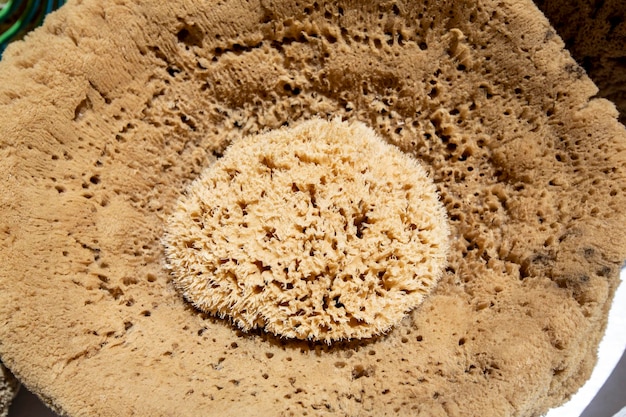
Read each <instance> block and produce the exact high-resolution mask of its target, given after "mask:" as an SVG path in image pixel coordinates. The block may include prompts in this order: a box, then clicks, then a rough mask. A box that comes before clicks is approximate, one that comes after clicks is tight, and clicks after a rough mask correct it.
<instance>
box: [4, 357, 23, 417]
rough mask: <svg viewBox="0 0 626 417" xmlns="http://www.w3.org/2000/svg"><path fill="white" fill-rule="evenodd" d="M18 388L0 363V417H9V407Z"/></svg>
mask: <svg viewBox="0 0 626 417" xmlns="http://www.w3.org/2000/svg"><path fill="white" fill-rule="evenodd" d="M18 387H19V384H18V382H17V380H16V379H15V377H13V375H12V374H11V373H10V372H9V370H8V369H7V368H5V367H4V366H3V365H2V363H1V362H0V417H7V416H8V415H9V405H11V401H13V398H15V395H16V394H17V390H18Z"/></svg>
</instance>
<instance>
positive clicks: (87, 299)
mask: <svg viewBox="0 0 626 417" xmlns="http://www.w3.org/2000/svg"><path fill="white" fill-rule="evenodd" d="M554 33H555V31H554V29H553V28H552V27H551V26H550V24H549V22H548V20H547V19H546V18H545V17H544V15H543V14H542V13H541V12H540V11H539V10H538V9H537V8H536V7H535V6H534V4H533V3H532V2H531V1H530V0H502V1H495V0H494V1H486V0H485V1H483V0H478V1H458V0H449V1H446V0H441V1H394V2H378V1H345V2H344V1H341V2H335V1H333V2H330V1H328V2H326V1H320V0H297V1H291V0H284V1H254V0H251V1H245V2H243V1H234V0H233V1H231V0H223V1H191V0H189V1H187V0H175V1H168V2H163V1H156V0H146V1H141V2H139V1H130V0H82V1H78V0H70V1H69V2H68V3H67V4H66V6H64V7H63V8H62V9H60V10H59V11H58V12H56V13H54V14H52V15H50V16H49V18H48V20H47V21H46V22H45V23H44V25H43V26H42V27H41V28H39V29H38V30H36V31H35V32H34V33H32V34H31V35H29V37H28V38H27V39H26V40H25V41H24V42H17V43H14V44H12V45H10V46H9V48H8V49H7V50H6V51H5V53H4V56H3V61H2V62H1V63H0V109H1V110H2V115H3V118H2V122H1V123H0V176H1V178H2V180H1V184H2V186H1V187H0V259H1V260H2V262H0V323H2V325H1V326H0V357H2V360H3V361H4V363H6V364H8V365H9V366H10V369H11V371H13V372H14V373H15V375H16V376H17V377H18V378H19V379H20V381H22V382H23V383H24V384H25V386H27V387H28V388H29V389H30V390H31V391H33V392H36V393H37V394H38V395H39V396H40V397H42V398H43V399H44V401H45V402H46V403H47V404H49V405H50V406H51V407H53V408H54V409H55V410H58V411H59V412H60V414H63V415H68V416H90V417H103V416H110V417H120V416H128V415H136V416H151V417H159V416H200V415H201V416H211V415H214V416H217V415H219V416H242V415H254V416H277V415H279V416H303V415H307V416H317V415H333V416H381V415H399V416H415V415H423V416H437V417H439V416H460V415H466V416H484V417H496V416H497V417H503V416H507V417H511V416H515V417H522V416H523V417H531V416H539V415H542V414H543V413H544V412H545V411H546V410H547V409H548V408H550V407H553V406H555V405H558V404H561V403H562V402H564V401H565V400H566V399H567V398H569V396H571V395H572V393H574V392H575V391H576V390H577V389H578V388H579V387H580V386H581V384H582V383H583V382H584V381H585V380H586V379H587V377H588V376H589V374H590V372H591V369H593V366H594V364H595V359H596V349H597V344H598V341H599V339H600V338H601V336H602V334H603V329H604V326H605V324H606V318H607V314H608V308H609V307H610V305H611V301H612V297H613V293H614V291H615V288H616V286H617V285H618V283H619V271H620V268H621V266H622V263H623V261H624V259H626V230H625V228H626V212H625V211H624V207H626V154H625V153H626V130H625V129H624V126H622V125H620V124H619V122H618V121H617V116H618V114H617V112H616V110H615V107H614V106H613V105H612V104H611V103H609V102H608V101H606V100H604V99H598V98H595V94H596V93H597V91H598V90H597V88H596V86H595V85H594V84H593V83H592V81H591V80H590V79H589V78H588V77H587V76H586V75H585V72H584V71H582V70H581V69H580V68H579V66H578V65H577V64H576V62H575V61H574V60H573V59H572V57H571V56H570V54H569V52H568V51H566V50H565V49H564V43H563V41H562V40H561V39H560V38H559V37H558V35H555V34H554ZM336 117H340V118H341V119H342V120H346V122H348V123H357V122H360V123H363V124H365V125H366V126H369V127H370V128H371V129H373V130H374V131H375V132H376V134H377V135H378V136H379V137H380V138H382V139H383V140H384V141H386V142H387V143H389V144H390V145H393V146H395V147H397V148H398V149H400V150H401V151H402V152H404V153H406V154H408V155H410V156H411V157H412V158H414V159H416V160H417V161H418V162H419V163H420V165H421V166H422V167H423V168H424V170H425V171H426V172H427V174H428V177H429V178H430V179H431V180H432V181H433V183H434V185H435V187H436V189H437V193H438V194H439V195H440V199H441V203H442V204H443V206H444V208H445V211H446V212H447V216H448V225H449V230H450V248H449V252H448V258H447V265H446V267H445V268H444V271H443V275H442V277H441V278H440V280H439V282H438V284H437V286H436V288H435V289H434V290H433V291H432V292H431V293H430V294H429V295H428V297H426V298H425V299H424V301H423V302H422V304H421V305H420V306H419V307H417V308H415V309H413V310H412V311H410V312H409V313H408V314H407V315H406V317H404V318H403V319H401V320H400V321H399V322H398V323H396V324H395V325H393V326H392V327H391V328H390V329H389V331H388V332H387V333H385V334H382V335H379V336H377V337H370V338H362V339H354V340H350V341H334V342H333V343H331V344H330V345H329V344H327V343H325V342H324V341H322V340H320V341H309V340H301V339H297V338H287V337H279V336H274V335H273V334H272V332H267V331H264V330H262V329H260V328H259V329H250V330H249V331H243V330H242V329H240V328H238V326H237V325H236V324H233V323H231V322H230V321H229V320H228V319H221V318H219V317H216V316H215V315H213V314H209V313H206V312H201V311H199V310H198V309H196V308H194V307H193V306H192V304H191V303H189V302H188V301H186V300H185V298H184V297H183V296H182V295H181V294H180V292H179V291H178V290H177V288H176V285H175V283H174V276H173V275H172V271H171V270H170V269H169V268H168V267H167V265H168V263H167V257H166V253H165V249H164V245H163V244H162V242H163V238H164V236H165V231H166V227H167V224H168V219H170V217H171V216H172V214H173V213H174V212H175V210H176V207H177V206H176V204H177V202H178V201H179V200H180V199H181V197H182V196H183V193H184V192H185V190H187V189H188V188H189V187H190V184H192V183H193V182H194V181H195V180H196V179H197V178H198V177H199V176H200V175H201V173H202V172H203V171H204V170H205V169H207V168H210V167H211V166H212V164H216V163H218V162H219V160H221V159H223V158H226V157H227V152H228V151H227V149H228V147H229V146H230V145H231V144H235V143H236V142H237V141H238V140H245V138H251V137H254V135H257V134H259V133H262V132H266V131H270V130H276V129H280V128H281V127H289V128H292V127H297V126H298V125H299V124H301V123H304V122H306V121H308V120H312V119H316V118H322V119H334V118H336ZM233 146H234V145H233ZM369 162H370V163H371V164H373V165H375V164H377V163H379V162H380V161H379V160H374V159H372V160H371V161H369ZM295 194H296V195H298V194H297V191H295ZM234 209H237V207H234Z"/></svg>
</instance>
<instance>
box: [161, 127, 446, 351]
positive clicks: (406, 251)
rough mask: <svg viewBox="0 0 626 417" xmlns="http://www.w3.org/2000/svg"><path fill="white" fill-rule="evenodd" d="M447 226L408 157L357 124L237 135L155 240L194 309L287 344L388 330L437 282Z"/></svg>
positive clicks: (427, 180)
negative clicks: (260, 330)
mask: <svg viewBox="0 0 626 417" xmlns="http://www.w3.org/2000/svg"><path fill="white" fill-rule="evenodd" d="M448 234H449V230H448V225H447V219H446V214H445V210H444V208H443V206H442V204H441V203H440V201H439V199H438V194H437V190H436V187H435V185H434V184H433V182H432V181H431V179H430V178H429V177H428V175H427V174H426V172H425V170H424V169H423V168H422V167H421V166H420V165H419V164H418V162H417V161H416V160H415V159H414V158H412V157H410V156H408V155H406V154H404V153H402V152H401V151H400V150H399V149H397V148H396V147H394V146H392V145H389V144H387V143H385V142H384V141H383V140H382V139H380V138H379V137H378V136H377V135H376V134H375V132H374V131H373V130H371V129H370V128H368V127H366V126H365V125H363V124H361V123H347V122H341V121H339V120H334V121H330V122H328V121H323V120H311V121H308V122H304V123H302V124H300V125H298V126H296V127H294V128H283V129H279V130H274V131H270V132H268V133H264V134H260V135H258V136H253V137H247V138H243V139H241V140H239V141H237V142H236V143H234V144H233V145H232V146H231V147H230V148H228V149H227V151H226V152H225V153H224V156H223V157H222V158H221V159H219V160H218V161H217V162H215V163H214V164H212V165H211V166H210V167H208V168H207V169H206V170H205V171H204V172H202V174H201V175H200V176H199V178H198V179H197V180H195V181H194V182H193V183H192V184H191V185H190V187H189V188H188V190H187V192H186V193H185V195H184V196H183V197H182V198H181V199H180V200H179V202H178V204H177V205H176V207H175V209H174V212H173V214H172V215H171V217H170V219H169V221H168V224H167V230H166V234H165V238H164V243H165V248H166V255H167V261H168V264H169V267H170V268H171V270H172V274H173V277H174V282H175V285H176V286H177V287H178V288H179V289H180V291H182V293H183V295H184V297H185V298H186V299H187V300H188V301H189V302H191V303H193V304H194V305H195V306H196V307H197V308H198V309H200V310H203V311H205V312H208V313H211V314H214V315H218V316H220V317H229V318H230V319H231V320H232V321H234V322H235V323H236V324H237V325H238V326H239V327H241V328H242V329H244V330H249V329H253V328H264V329H265V330H267V331H268V332H271V333H274V334H276V335H280V336H283V337H287V338H297V339H309V340H316V341H317V340H321V341H325V342H328V343H330V342H332V341H335V340H342V339H352V338H366V337H371V336H374V335H378V334H381V333H384V332H386V331H387V330H389V329H390V328H391V327H392V326H393V325H394V324H395V323H397V322H398V321H400V320H401V319H402V318H403V317H404V316H405V315H406V314H407V313H408V312H409V311H410V310H412V309H414V308H415V307H417V306H418V305H419V304H420V303H421V302H422V301H423V300H424V297H426V296H427V295H428V294H429V292H430V291H431V290H432V289H433V287H434V286H435V285H436V283H437V281H438V279H439V278H440V276H441V274H442V271H443V268H444V266H445V261H446V253H447V250H448V246H449V244H448Z"/></svg>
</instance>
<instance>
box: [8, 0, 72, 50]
mask: <svg viewBox="0 0 626 417" xmlns="http://www.w3.org/2000/svg"><path fill="white" fill-rule="evenodd" d="M63 3H65V0H58V1H55V0H26V1H20V0H6V1H0V56H2V53H3V52H4V49H5V48H6V47H7V45H8V44H9V43H10V42H11V41H13V40H15V39H21V38H22V37H23V36H24V35H25V34H26V33H28V32H29V31H31V30H33V29H34V28H36V27H37V26H39V25H40V24H41V22H43V19H44V17H45V16H46V15H47V14H48V13H50V12H51V11H53V10H56V9H58V8H59V7H60V6H62V5H63Z"/></svg>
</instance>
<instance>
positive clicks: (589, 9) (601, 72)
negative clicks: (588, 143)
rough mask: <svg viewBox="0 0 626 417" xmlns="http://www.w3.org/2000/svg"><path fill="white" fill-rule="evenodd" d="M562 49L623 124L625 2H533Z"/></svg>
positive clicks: (625, 102)
mask: <svg viewBox="0 0 626 417" xmlns="http://www.w3.org/2000/svg"><path fill="white" fill-rule="evenodd" d="M536 3H537V5H538V6H539V8H540V9H541V10H542V11H543V12H544V13H545V14H546V16H547V17H548V19H549V20H550V23H552V25H554V28H555V29H556V31H557V32H558V34H559V35H560V36H561V37H562V38H563V40H564V41H565V45H566V47H567V48H568V49H569V51H570V52H571V53H572V55H573V57H574V59H576V61H578V62H579V63H580V64H581V65H582V67H583V68H585V70H586V71H587V73H588V74H589V76H590V77H591V79H593V81H594V82H595V83H596V84H597V85H598V87H599V88H600V92H599V94H600V95H601V96H602V97H606V98H607V99H609V100H611V101H613V102H614V103H615V105H616V106H617V108H618V110H619V111H620V121H621V122H622V123H626V2H624V0H574V1H562V0H536Z"/></svg>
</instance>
